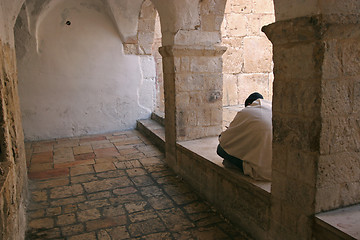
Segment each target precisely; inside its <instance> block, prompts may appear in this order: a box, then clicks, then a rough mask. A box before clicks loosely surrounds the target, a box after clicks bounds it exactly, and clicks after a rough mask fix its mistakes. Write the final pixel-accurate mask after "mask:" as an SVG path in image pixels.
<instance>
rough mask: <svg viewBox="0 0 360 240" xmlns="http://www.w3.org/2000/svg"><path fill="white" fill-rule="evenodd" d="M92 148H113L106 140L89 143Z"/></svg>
mask: <svg viewBox="0 0 360 240" xmlns="http://www.w3.org/2000/svg"><path fill="white" fill-rule="evenodd" d="M91 145H92V147H93V148H94V150H96V149H103V148H113V147H114V144H112V143H111V142H109V141H108V140H106V141H102V142H95V143H92V144H91Z"/></svg>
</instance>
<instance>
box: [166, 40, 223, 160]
mask: <svg viewBox="0 0 360 240" xmlns="http://www.w3.org/2000/svg"><path fill="white" fill-rule="evenodd" d="M225 50H226V48H225V47H222V46H216V45H215V46H211V47H205V46H198V47H197V46H177V45H173V46H164V47H161V48H160V53H161V55H162V57H163V69H164V91H165V132H166V133H165V135H166V158H167V161H168V163H169V164H170V166H175V165H176V158H175V156H176V151H175V150H176V149H175V145H176V142H177V141H185V140H193V139H198V138H203V137H209V136H217V135H218V134H220V132H221V127H222V54H223V53H224V52H225Z"/></svg>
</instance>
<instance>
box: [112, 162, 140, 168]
mask: <svg viewBox="0 0 360 240" xmlns="http://www.w3.org/2000/svg"><path fill="white" fill-rule="evenodd" d="M114 165H115V166H116V168H118V169H131V168H139V167H142V166H141V163H140V162H139V161H138V160H132V161H118V162H114Z"/></svg>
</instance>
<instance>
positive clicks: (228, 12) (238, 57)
mask: <svg viewBox="0 0 360 240" xmlns="http://www.w3.org/2000/svg"><path fill="white" fill-rule="evenodd" d="M274 21H275V14H274V5H273V0H256V1H237V0H228V1H227V4H226V9H225V13H224V21H223V23H222V26H221V32H222V44H223V45H225V46H226V47H227V51H226V53H225V54H224V55H223V61H224V63H223V79H224V88H223V94H224V98H223V105H224V124H225V125H227V124H229V122H230V121H231V120H232V119H233V117H234V116H235V114H236V111H237V110H238V109H239V107H240V108H241V107H243V103H244V101H245V99H246V98H247V96H249V94H251V93H252V92H255V91H256V92H260V93H261V94H262V95H263V96H264V98H265V99H267V100H270V101H271V100H272V85H273V73H272V68H273V63H272V44H271V42H270V41H269V40H268V39H267V37H266V36H265V34H264V33H263V32H262V31H261V28H262V27H263V26H264V25H268V24H270V23H272V22H274ZM234 110H235V111H234Z"/></svg>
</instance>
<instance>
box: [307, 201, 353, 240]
mask: <svg viewBox="0 0 360 240" xmlns="http://www.w3.org/2000/svg"><path fill="white" fill-rule="evenodd" d="M314 235H315V236H319V239H333V240H337V239H339V240H340V239H360V204H358V205H354V206H350V207H346V208H341V209H337V210H332V211H328V212H323V213H319V214H316V215H315V227H314ZM320 236H321V238H320Z"/></svg>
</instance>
